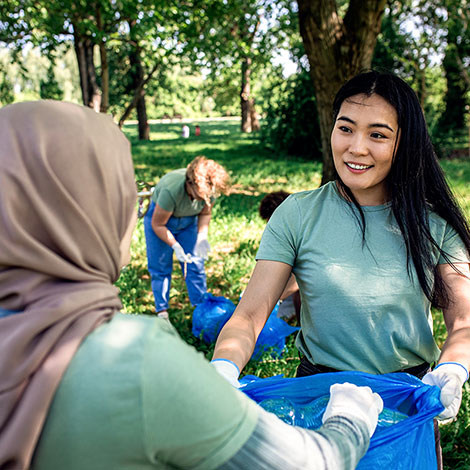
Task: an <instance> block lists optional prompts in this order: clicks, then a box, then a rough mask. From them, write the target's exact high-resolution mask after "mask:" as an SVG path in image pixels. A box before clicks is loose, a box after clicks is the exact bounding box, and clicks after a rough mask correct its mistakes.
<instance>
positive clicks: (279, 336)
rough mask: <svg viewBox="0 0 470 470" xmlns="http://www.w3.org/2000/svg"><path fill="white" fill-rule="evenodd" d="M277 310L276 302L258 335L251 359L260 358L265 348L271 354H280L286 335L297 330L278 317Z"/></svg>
mask: <svg viewBox="0 0 470 470" xmlns="http://www.w3.org/2000/svg"><path fill="white" fill-rule="evenodd" d="M278 310H279V304H276V306H275V307H274V309H273V311H272V312H271V314H270V315H269V317H268V319H267V321H266V323H265V325H264V327H263V329H262V330H261V333H260V334H259V336H258V340H257V341H256V344H255V349H254V351H253V354H252V356H251V359H254V360H258V359H260V357H261V356H262V354H263V352H264V351H266V350H270V351H271V353H272V355H273V356H280V355H282V351H283V350H284V347H285V345H286V338H287V336H289V335H290V334H292V333H294V332H295V331H298V330H299V328H298V327H295V326H290V325H289V324H288V323H286V322H285V321H284V320H283V319H282V318H279V317H278V316H277V311H278Z"/></svg>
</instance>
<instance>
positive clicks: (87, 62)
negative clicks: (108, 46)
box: [74, 28, 101, 112]
mask: <svg viewBox="0 0 470 470" xmlns="http://www.w3.org/2000/svg"><path fill="white" fill-rule="evenodd" d="M74 29H75V28H74ZM74 49H75V55H76V56H77V64H78V71H79V75H80V88H81V90H82V100H83V104H84V105H85V106H89V107H90V108H93V109H94V110H95V111H97V112H99V110H100V102H101V94H100V89H99V87H98V84H97V83H96V70H95V65H94V62H93V50H94V44H93V42H92V41H91V40H90V39H89V38H87V37H85V36H81V35H79V34H78V33H77V32H76V30H75V32H74Z"/></svg>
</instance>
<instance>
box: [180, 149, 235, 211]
mask: <svg viewBox="0 0 470 470" xmlns="http://www.w3.org/2000/svg"><path fill="white" fill-rule="evenodd" d="M229 179H230V177H229V175H228V173H227V171H226V170H225V168H224V167H223V166H222V165H220V164H219V163H217V162H215V161H214V160H209V159H208V158H206V157H204V156H202V155H199V156H197V157H196V158H195V159H194V160H193V161H192V162H191V163H190V164H189V165H188V166H187V169H186V180H187V181H188V182H191V183H193V184H195V185H196V187H197V192H198V194H199V195H200V196H201V197H202V198H203V199H204V201H205V203H206V204H208V205H210V204H211V198H212V197H217V196H219V195H220V194H227V193H228V191H229V189H230V183H229Z"/></svg>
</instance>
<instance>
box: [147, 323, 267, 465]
mask: <svg viewBox="0 0 470 470" xmlns="http://www.w3.org/2000/svg"><path fill="white" fill-rule="evenodd" d="M144 357H145V360H144V367H143V369H142V381H143V397H142V400H143V411H144V416H143V420H144V428H145V429H144V435H145V447H146V453H147V455H148V456H149V458H150V459H151V460H153V461H154V462H155V463H157V462H159V463H163V464H165V465H168V466H171V467H172V468H173V467H175V468H188V469H189V468H191V469H201V470H210V469H215V468H218V467H220V465H221V464H222V463H224V462H226V461H227V460H229V459H230V458H231V457H232V456H233V455H234V454H235V453H236V452H237V451H238V450H239V449H240V448H241V447H242V446H243V445H244V444H245V442H246V441H247V439H248V438H249V436H250V435H251V434H252V432H253V430H254V428H255V426H256V423H257V420H258V408H257V406H256V404H255V403H254V402H253V401H251V400H250V399H249V398H248V397H246V396H245V395H244V394H243V393H242V392H240V391H238V390H236V389H235V388H234V387H232V386H231V385H230V384H229V383H228V382H227V381H226V380H225V379H224V378H222V377H221V376H220V375H219V374H218V373H217V372H216V370H215V369H214V367H213V366H212V365H211V364H209V362H208V361H207V360H206V359H205V358H204V356H203V355H202V354H201V353H198V352H196V350H195V349H194V348H192V347H191V346H189V345H188V344H186V343H185V342H184V341H183V340H181V339H180V338H179V336H178V335H177V333H176V332H175V330H174V329H173V327H171V325H169V324H168V325H166V324H165V325H157V327H156V329H155V330H154V331H153V332H152V333H151V334H149V338H148V340H147V344H146V348H145V356H144Z"/></svg>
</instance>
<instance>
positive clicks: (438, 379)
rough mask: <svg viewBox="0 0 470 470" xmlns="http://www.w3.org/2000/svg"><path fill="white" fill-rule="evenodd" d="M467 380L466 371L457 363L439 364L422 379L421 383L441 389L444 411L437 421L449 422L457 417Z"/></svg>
mask: <svg viewBox="0 0 470 470" xmlns="http://www.w3.org/2000/svg"><path fill="white" fill-rule="evenodd" d="M467 380H468V370H467V368H466V367H465V366H464V365H462V364H460V363H459V362H441V363H440V364H439V365H437V366H436V367H435V368H434V370H433V371H432V372H428V373H427V374H426V375H425V376H424V377H423V383H425V384H427V385H436V386H437V387H439V388H440V389H441V395H440V399H441V403H442V405H443V406H444V408H445V409H444V411H443V412H442V413H441V414H439V415H438V416H437V419H438V420H439V421H444V422H449V421H452V420H453V419H454V418H455V417H456V416H457V413H458V411H459V408H460V404H461V402H462V386H463V384H464V383H465V382H466V381H467Z"/></svg>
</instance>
